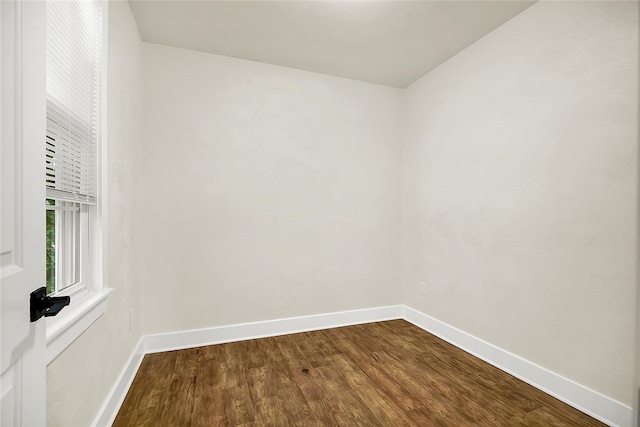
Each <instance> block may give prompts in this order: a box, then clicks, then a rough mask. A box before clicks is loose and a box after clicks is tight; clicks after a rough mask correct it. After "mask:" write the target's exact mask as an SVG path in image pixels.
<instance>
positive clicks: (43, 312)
mask: <svg viewBox="0 0 640 427" xmlns="http://www.w3.org/2000/svg"><path fill="white" fill-rule="evenodd" d="M70 302H71V297H50V296H48V295H47V288H45V287H44V286H43V287H42V288H40V289H36V290H35V291H33V292H31V310H30V312H31V321H32V322H35V321H36V320H38V319H39V318H41V317H42V316H44V317H51V316H55V315H56V314H58V313H60V310H62V309H63V308H65V307H66V306H68V305H69V303H70Z"/></svg>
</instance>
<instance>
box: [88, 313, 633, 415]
mask: <svg viewBox="0 0 640 427" xmlns="http://www.w3.org/2000/svg"><path fill="white" fill-rule="evenodd" d="M391 319H405V320H406V321H408V322H410V323H413V324H414V325H416V326H418V327H419V328H421V329H424V330H425V331H427V332H430V333H432V334H434V335H436V336H438V337H439V338H442V339H443V340H445V341H447V342H449V343H451V344H453V345H455V346H456V347H458V348H460V349H462V350H464V351H466V352H467V353H470V354H472V355H474V356H476V357H478V358H480V359H482V360H484V361H485V362H487V363H489V364H491V365H493V366H495V367H497V368H499V369H501V370H503V371H505V372H507V373H509V374H511V375H513V376H514V377H516V378H519V379H521V380H522V381H525V382H526V383H529V384H531V385H532V386H534V387H536V388H538V389H540V390H542V391H544V392H545V393H547V394H549V395H551V396H553V397H555V398H557V399H559V400H561V401H563V402H565V403H567V404H569V405H571V406H573V407H575V408H576V409H579V410H580V411H582V412H584V413H586V414H589V415H591V416H592V417H594V418H596V419H598V420H600V421H602V422H604V423H606V424H608V425H610V426H615V427H631V426H633V410H632V408H631V407H629V406H627V405H624V404H622V403H620V402H617V401H615V400H613V399H611V398H609V397H607V396H604V395H603V394H600V393H598V392H596V391H594V390H591V389H589V388H587V387H585V386H583V385H580V384H578V383H576V382H575V381H572V380H570V379H568V378H565V377H563V376H561V375H558V374H556V373H554V372H551V371H549V370H548V369H545V368H543V367H541V366H538V365H536V364H534V363H532V362H529V361H528V360H525V359H523V358H521V357H519V356H516V355H514V354H512V353H509V352H508V351H506V350H503V349H501V348H499V347H496V346H495V345H493V344H490V343H488V342H486V341H483V340H481V339H479V338H476V337H474V336H473V335H470V334H468V333H466V332H464V331H461V330H460V329H457V328H455V327H453V326H451V325H448V324H446V323H444V322H441V321H439V320H437V319H434V318H433V317H430V316H428V315H426V314H424V313H421V312H419V311H416V310H414V309H412V308H410V307H407V306H404V305H395V306H388V307H376V308H368V309H362V310H352V311H343V312H337V313H326V314H318V315H312V316H301V317H293V318H287V319H277V320H268V321H264V322H254V323H242V324H237V325H228V326H219V327H215V328H206V329H197V330H191V331H182V332H170V333H165V334H155V335H146V336H144V337H142V339H141V340H140V342H139V343H138V346H137V347H136V348H135V349H134V352H133V354H132V355H131V357H130V358H129V361H128V362H127V364H126V366H125V367H124V369H123V370H122V372H121V374H120V376H119V378H118V380H117V381H116V384H115V385H114V386H113V389H112V390H111V392H110V393H109V395H108V396H107V399H106V401H105V403H104V405H103V406H102V409H101V410H100V412H99V413H98V416H97V417H96V419H95V421H94V423H93V427H108V426H111V424H112V423H113V421H114V420H115V417H116V415H117V413H118V410H119V409H120V406H121V405H122V402H123V401H124V398H125V397H126V394H127V391H128V390H129V387H130V386H131V383H132V382H133V378H134V377H135V374H136V372H137V370H138V368H139V367H140V364H141V362H142V358H143V357H144V355H145V354H149V353H157V352H161V351H171V350H179V349H184V348H191V347H199V346H203V345H211V344H221V343H227V342H233V341H243V340H249V339H256V338H265V337H272V336H278V335H286V334H293V333H298V332H308V331H314V330H320V329H328V328H337V327H341V326H349V325H356V324H361V323H371V322H380V321H384V320H391Z"/></svg>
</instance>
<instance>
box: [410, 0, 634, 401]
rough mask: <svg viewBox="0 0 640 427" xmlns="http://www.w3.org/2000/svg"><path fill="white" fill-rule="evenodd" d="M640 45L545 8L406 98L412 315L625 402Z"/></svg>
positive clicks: (620, 25)
mask: <svg viewBox="0 0 640 427" xmlns="http://www.w3.org/2000/svg"><path fill="white" fill-rule="evenodd" d="M637 34H638V4H637V3H635V2H634V3H632V2H585V3H579V2H540V3H537V4H535V5H534V6H532V7H531V8H529V9H527V10H526V11H524V12H523V13H522V14H520V15H518V16H517V17H515V18H514V19H513V20H511V21H509V22H507V23H506V24H504V25H503V26H502V27H500V28H498V29H497V30H496V31H494V32H492V33H490V34H489V35H488V36H486V37H484V38H483V39H481V40H480V41H478V42H477V43H475V44H474V45H472V46H471V47H469V48H467V49H466V50H464V51H463V52H461V53H460V54H458V55H457V56H455V57H454V58H452V59H451V60H449V61H447V62H446V63H444V64H443V65H441V66H440V67H439V68H437V69H435V70H434V71H432V72H430V73H429V74H427V75H426V76H424V77H423V78H422V79H420V80H419V81H417V82H416V83H414V84H413V85H411V86H410V87H409V88H408V89H407V90H406V127H405V152H404V183H405V184H404V235H405V238H404V241H405V243H404V260H405V272H404V274H405V283H404V285H405V286H404V290H405V295H404V300H405V303H406V304H408V305H410V306H411V307H413V308H415V309H418V310H420V311H422V312H424V313H427V314H429V315H431V316H433V317H436V318H437V319H440V320H442V321H445V322H447V323H449V324H451V325H454V326H456V327H458V328H460V329H462V330H464V331H466V332H469V333H471V334H473V335H476V336H477V337H480V338H482V339H484V340H486V341H489V342H490V343H492V344H495V345H497V346H499V347H501V348H503V349H506V350H508V351H511V352H512V353H515V354H517V355H519V356H522V357H524V358H526V359H528V360H530V361H533V362H535V363H537V364H539V365H542V366H543V367H546V368H548V369H550V370H552V371H555V372H556V373H559V374H561V375H564V376H566V377H568V378H570V379H573V380H575V381H577V382H579V383H581V384H583V385H586V386H588V387H591V388H593V389H595V390H597V391H600V392H601V393H603V394H605V395H607V396H610V397H612V398H614V399H617V400H619V401H620V402H622V403H626V404H631V402H632V397H633V393H632V381H633V354H634V353H633V348H634V347H633V337H634V322H635V320H634V316H635V314H634V311H635V286H636V267H635V266H636V260H637V253H636V247H635V238H636V234H635V228H636V218H637V212H636V196H637V195H636V191H637V177H636V173H637V169H636V168H637V164H636V160H637V146H636V143H637V137H638V125H637V118H638V84H637V78H638V36H637ZM420 281H424V282H426V289H427V291H426V296H422V295H421V293H420V288H421V287H420Z"/></svg>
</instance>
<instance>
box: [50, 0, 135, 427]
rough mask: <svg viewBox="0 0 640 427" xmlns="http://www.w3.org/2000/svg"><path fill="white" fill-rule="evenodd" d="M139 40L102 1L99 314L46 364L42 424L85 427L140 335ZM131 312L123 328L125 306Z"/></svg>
mask: <svg viewBox="0 0 640 427" xmlns="http://www.w3.org/2000/svg"><path fill="white" fill-rule="evenodd" d="M141 50H142V42H141V40H140V36H139V35H138V30H137V27H136V24H135V21H134V20H133V15H132V14H131V11H130V9H129V4H128V3H127V2H119V1H117V2H109V70H108V92H107V101H108V109H107V115H108V120H107V133H108V141H107V143H108V180H109V182H108V201H109V204H108V231H107V232H108V239H109V254H108V280H109V282H108V286H110V287H112V288H114V291H113V292H112V293H111V294H110V296H109V308H108V310H107V313H106V314H104V315H103V316H102V317H101V318H100V319H98V320H97V321H96V322H95V323H94V324H93V325H92V326H91V327H90V328H89V329H88V330H87V331H85V333H84V334H82V335H81V336H80V337H79V338H78V339H77V340H76V341H75V342H73V343H72V344H71V345H70V346H69V347H68V348H67V349H66V350H65V351H64V352H63V353H61V354H60V356H58V358H56V359H55V360H54V361H53V362H52V363H51V364H49V366H48V367H47V425H48V426H50V427H52V426H61V427H80V426H89V425H91V423H92V421H93V420H94V418H95V416H96V414H97V412H98V410H99V409H100V407H101V406H102V403H103V402H104V400H105V398H106V396H107V393H108V392H109V390H110V389H111V387H112V386H113V383H114V381H115V380H116V378H117V376H118V374H119V373H120V371H121V370H122V368H123V366H124V365H125V363H126V361H127V359H128V358H129V356H130V355H131V352H132V351H133V348H134V346H135V345H136V344H137V342H138V340H139V339H140V336H141V334H142V328H141V326H142V325H141V322H140V321H139V320H138V319H139V317H138V314H139V313H140V287H139V281H138V274H137V263H138V254H139V248H138V246H137V242H136V232H137V229H138V228H139V221H140V215H139V212H140V191H139V185H138V184H139V182H140V177H139V175H140V170H141V147H142V144H141V139H142V134H141V126H140V117H141V116H142V81H141V78H142V62H141V60H142V52H141ZM131 309H133V310H134V324H133V328H132V329H131V330H129V325H128V316H129V310H131Z"/></svg>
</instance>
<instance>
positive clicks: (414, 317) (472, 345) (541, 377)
mask: <svg viewBox="0 0 640 427" xmlns="http://www.w3.org/2000/svg"><path fill="white" fill-rule="evenodd" d="M402 318H403V319H405V320H406V321H407V322H410V323H413V324H414V325H416V326H417V327H419V328H421V329H424V330H425V331H427V332H430V333H432V334H433V335H435V336H437V337H439V338H442V339H443V340H445V341H447V342H449V343H451V344H453V345H455V346H456V347H458V348H460V349H462V350H464V351H466V352H467V353H470V354H472V355H474V356H476V357H477V358H479V359H482V360H484V361H485V362H487V363H489V364H491V365H493V366H495V367H496V368H498V369H500V370H502V371H504V372H507V373H508V374H511V375H513V376H514V377H516V378H518V379H520V380H522V381H524V382H526V383H528V384H531V385H532V386H534V387H535V388H537V389H539V390H542V391H544V392H545V393H547V394H549V395H551V396H553V397H555V398H556V399H558V400H561V401H563V402H565V403H567V404H569V405H571V406H573V407H574V408H576V409H578V410H580V411H582V412H584V413H585V414H588V415H590V416H592V417H593V418H595V419H597V420H600V421H602V422H603V423H605V424H608V425H610V426H615V427H631V426H633V409H632V408H631V407H629V406H627V405H624V404H622V403H620V402H617V401H615V400H613V399H611V398H610V397H607V396H605V395H603V394H601V393H598V392H597V391H594V390H591V389H590V388H587V387H585V386H583V385H581V384H578V383H576V382H575V381H572V380H570V379H568V378H565V377H563V376H561V375H558V374H556V373H555V372H552V371H550V370H548V369H546V368H543V367H541V366H538V365H536V364H535V363H532V362H529V361H528V360H526V359H523V358H522V357H520V356H516V355H515V354H512V353H509V352H508V351H506V350H503V349H501V348H499V347H496V346H495V345H493V344H490V343H488V342H486V341H483V340H481V339H480V338H476V337H474V336H473V335H470V334H468V333H466V332H464V331H461V330H460V329H458V328H455V327H453V326H451V325H448V324H446V323H444V322H441V321H440V320H437V319H435V318H433V317H431V316H428V315H426V314H424V313H421V312H419V311H416V310H414V309H412V308H410V307H407V306H404V307H403V313H402Z"/></svg>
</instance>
